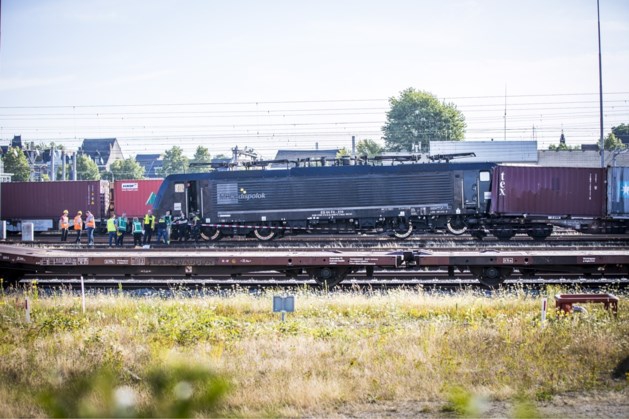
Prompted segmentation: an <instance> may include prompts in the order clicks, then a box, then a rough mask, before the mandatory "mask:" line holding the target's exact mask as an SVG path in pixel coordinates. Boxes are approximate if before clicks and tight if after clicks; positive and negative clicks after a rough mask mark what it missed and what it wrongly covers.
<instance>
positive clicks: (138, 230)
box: [131, 217, 144, 247]
mask: <svg viewBox="0 0 629 419" xmlns="http://www.w3.org/2000/svg"><path fill="white" fill-rule="evenodd" d="M131 231H133V245H134V246H135V247H141V246H142V234H144V231H142V223H141V222H140V220H138V217H133V227H132V230H131Z"/></svg>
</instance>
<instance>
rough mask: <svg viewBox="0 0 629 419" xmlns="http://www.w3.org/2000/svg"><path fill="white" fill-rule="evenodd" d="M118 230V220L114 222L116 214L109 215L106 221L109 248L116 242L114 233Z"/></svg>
mask: <svg viewBox="0 0 629 419" xmlns="http://www.w3.org/2000/svg"><path fill="white" fill-rule="evenodd" d="M117 230H118V220H116V214H115V213H113V212H112V213H111V217H109V219H108V220H107V235H108V236H109V247H112V246H113V245H114V244H115V243H116V242H117V240H116V231H117Z"/></svg>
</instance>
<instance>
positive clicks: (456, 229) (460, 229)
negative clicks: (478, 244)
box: [446, 217, 467, 236]
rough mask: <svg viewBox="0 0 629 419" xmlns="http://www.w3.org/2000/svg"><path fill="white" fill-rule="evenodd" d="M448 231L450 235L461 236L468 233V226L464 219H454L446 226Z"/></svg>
mask: <svg viewBox="0 0 629 419" xmlns="http://www.w3.org/2000/svg"><path fill="white" fill-rule="evenodd" d="M446 229H447V230H448V232H449V233H450V234H454V235H455V236H460V235H461V234H463V233H465V232H466V231H467V225H465V220H464V219H463V218H461V217H453V218H450V219H449V220H448V223H447V224H446Z"/></svg>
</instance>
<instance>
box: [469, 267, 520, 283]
mask: <svg viewBox="0 0 629 419" xmlns="http://www.w3.org/2000/svg"><path fill="white" fill-rule="evenodd" d="M470 272H471V273H472V275H474V277H475V278H476V279H478V282H480V283H481V284H483V285H484V286H486V287H488V288H496V287H498V286H499V285H500V284H502V283H503V282H504V280H505V279H507V278H508V277H509V276H510V275H511V274H512V273H513V268H504V267H502V268H501V267H496V266H485V267H482V266H473V267H470Z"/></svg>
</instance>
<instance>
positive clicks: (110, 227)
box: [107, 218, 116, 233]
mask: <svg viewBox="0 0 629 419" xmlns="http://www.w3.org/2000/svg"><path fill="white" fill-rule="evenodd" d="M107 231H108V232H110V233H111V232H112V231H116V219H115V218H110V219H109V220H107Z"/></svg>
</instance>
